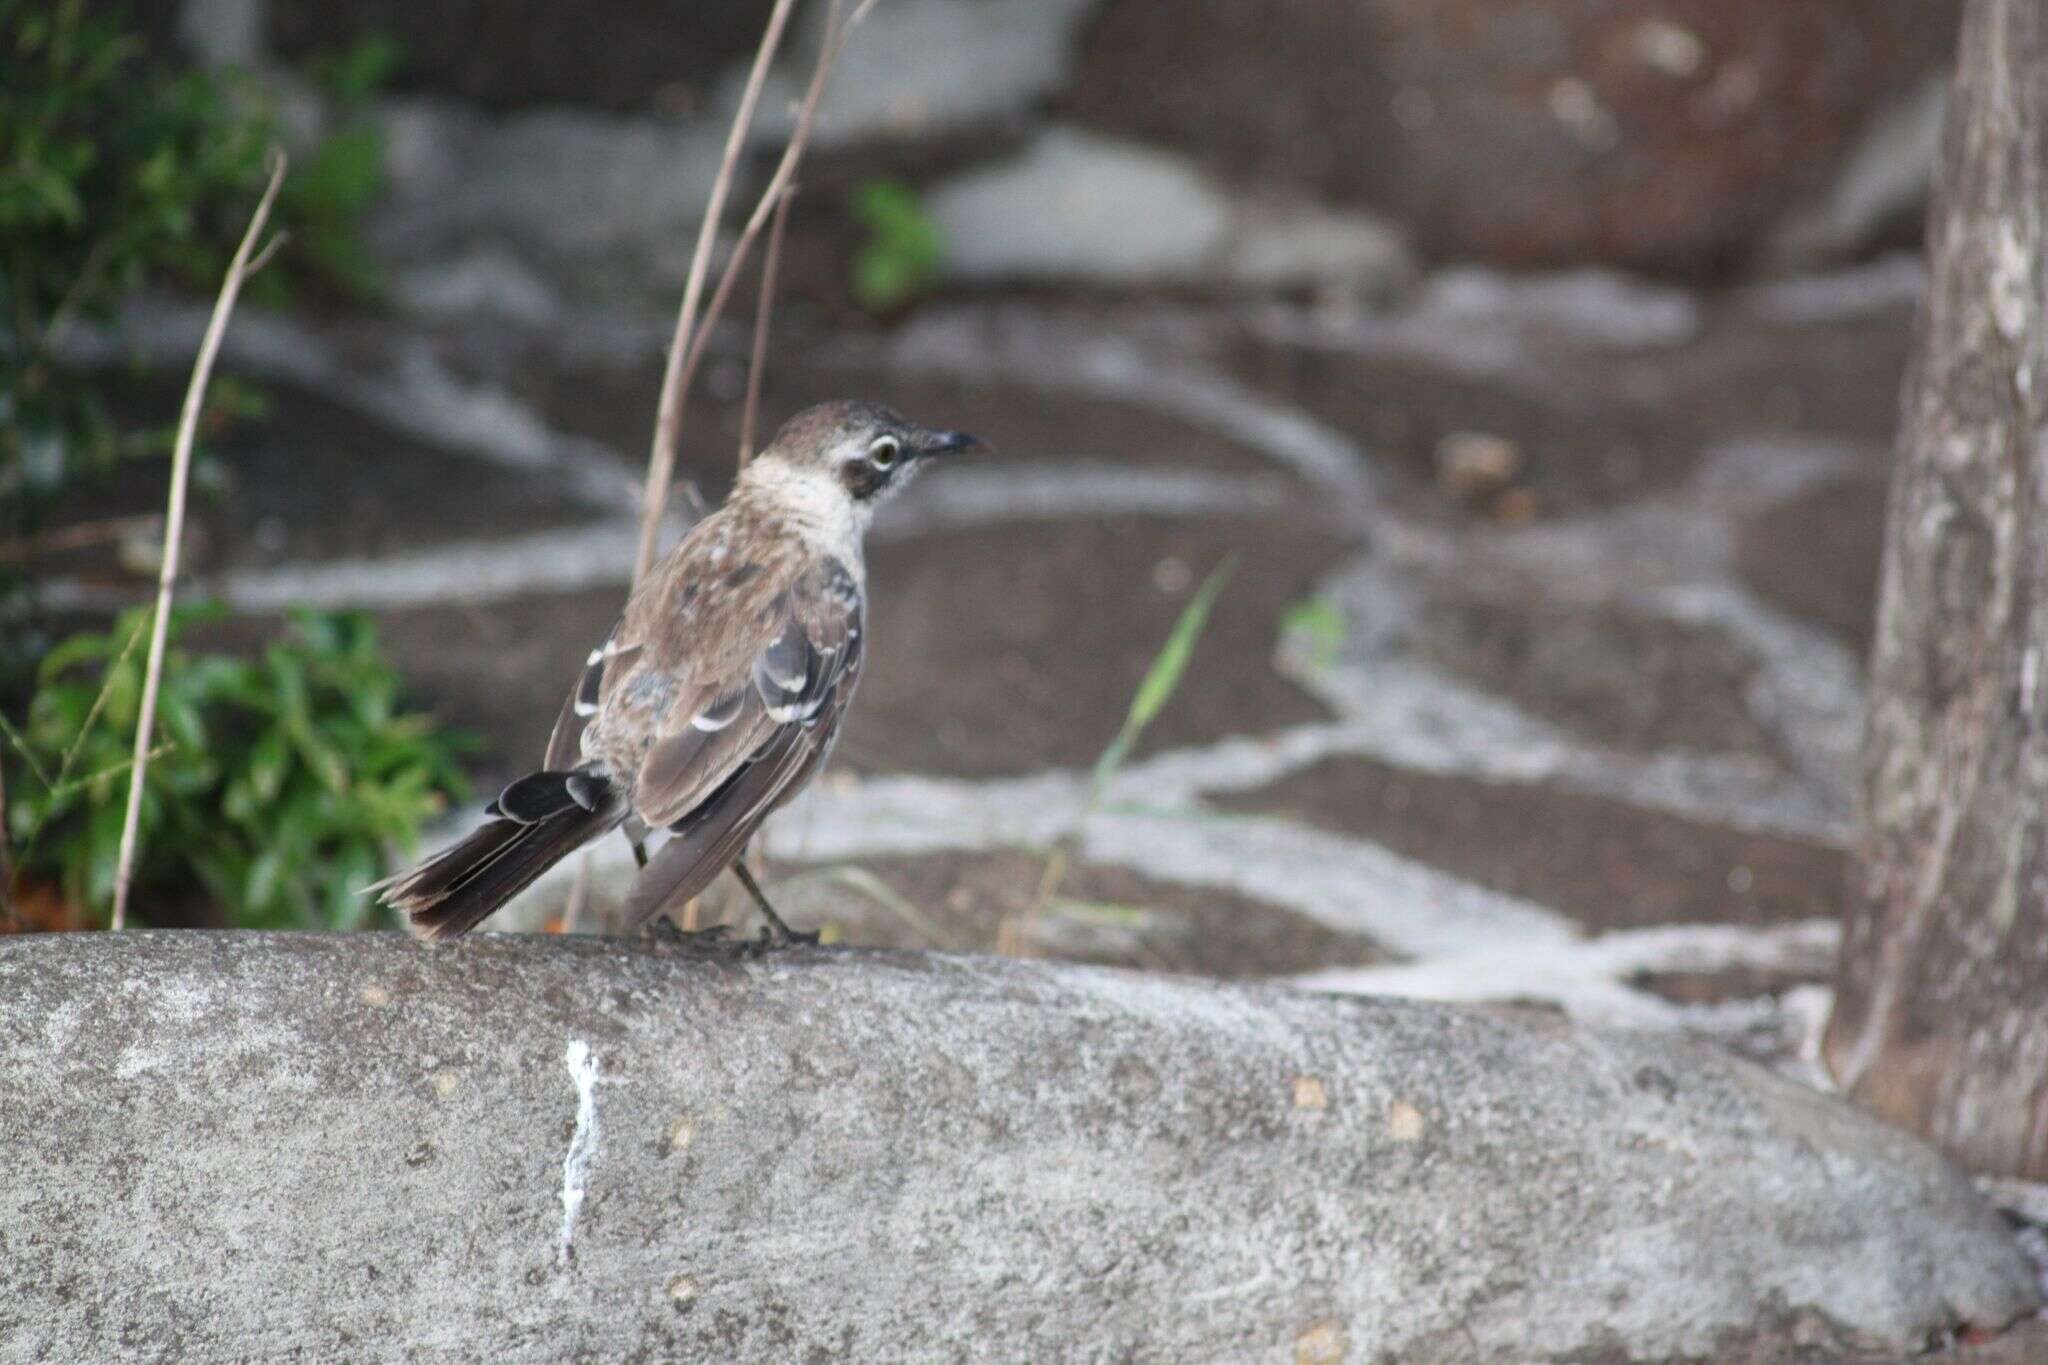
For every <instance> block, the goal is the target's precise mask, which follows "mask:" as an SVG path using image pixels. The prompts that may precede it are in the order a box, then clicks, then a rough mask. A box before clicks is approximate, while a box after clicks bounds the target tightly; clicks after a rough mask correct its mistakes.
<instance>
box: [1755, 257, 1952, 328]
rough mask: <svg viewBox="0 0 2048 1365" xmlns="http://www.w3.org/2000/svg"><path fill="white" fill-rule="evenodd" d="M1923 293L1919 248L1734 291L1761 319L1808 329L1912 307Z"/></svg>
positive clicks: (1924, 267) (1923, 270) (1924, 284)
mask: <svg viewBox="0 0 2048 1365" xmlns="http://www.w3.org/2000/svg"><path fill="white" fill-rule="evenodd" d="M1926 292H1927V265H1926V262H1925V261H1923V260H1922V259H1921V258H1920V255H1919V253H1918V252H1907V251H1901V252H1894V253H1893V254H1892V255H1889V256H1882V257H1879V258H1878V259H1877V260H1874V261H1871V262H1870V263H1869V264H1867V265H1854V266H1849V267H1847V268H1845V269H1842V270H1835V271H1830V272H1828V273H1826V274H1821V275H1800V276H1795V277H1794V278H1792V279H1787V280H1774V281H1772V282H1771V283H1768V284H1759V285H1752V286H1750V287H1749V288H1747V289H1743V290H1739V291H1737V292H1736V294H1735V296H1734V303H1735V306H1736V307H1738V308H1741V309H1742V310H1744V311H1745V312H1747V313H1748V314H1749V315H1750V316H1751V317H1754V318H1757V319H1759V320H1760V321H1763V322H1769V323H1776V324H1779V325H1781V326H1786V327H1810V326H1813V325H1815V324H1817V323H1828V322H1840V321H1844V320H1846V319H1851V318H1859V317H1866V316H1868V315H1869V314H1871V313H1878V312H1883V311H1885V310H1886V309H1891V308H1898V309H1908V308H1913V307H1917V306H1918V305H1919V302H1920V298H1921V296H1922V295H1923V294H1925V293H1926Z"/></svg>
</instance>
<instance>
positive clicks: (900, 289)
mask: <svg viewBox="0 0 2048 1365" xmlns="http://www.w3.org/2000/svg"><path fill="white" fill-rule="evenodd" d="M852 208H853V216H854V217H855V218H856V219H858V220H859V221H860V223H861V224H862V226H864V227H866V228H867V234H868V235H867V240H866V241H865V242H863V243H862V244H861V248H860V250H859V251H858V252H857V253H856V254H855V255H854V258H853V296H854V298H855V299H856V300H857V301H858V302H859V303H860V305H861V306H862V307H863V308H867V309H870V310H872V311H874V312H878V313H881V312H887V311H889V310H890V309H892V308H899V307H901V306H902V305H903V304H905V303H908V302H909V301H910V300H911V299H913V298H916V297H917V296H918V295H919V294H921V293H923V292H924V291H925V290H926V289H929V288H930V287H931V285H932V282H933V281H935V280H936V279H937V278H938V276H939V267H940V266H941V265H943V264H944V263H945V259H946V246H945V240H944V239H943V238H942V237H941V236H940V234H939V228H938V224H936V223H934V222H933V221H932V220H931V215H930V214H928V213H926V212H925V210H924V205H923V204H922V203H921V202H919V200H918V197H917V193H916V191H914V190H912V189H911V188H910V187H909V186H907V185H905V184H902V183H901V182H899V181H895V180H869V181H866V182H865V183H863V184H862V185H861V186H860V188H858V189H857V190H855V191H854V194H853V204H852Z"/></svg>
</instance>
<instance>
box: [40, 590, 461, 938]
mask: <svg viewBox="0 0 2048 1365" xmlns="http://www.w3.org/2000/svg"><path fill="white" fill-rule="evenodd" d="M203 614H204V613H197V612H193V611H183V612H179V613H176V614H174V616H173V620H172V630H173V639H175V638H176V635H177V633H178V631H179V629H180V627H181V626H184V625H187V624H189V623H190V622H191V621H192V620H193V619H194V618H195V617H196V616H201V615H203ZM147 624H148V612H147V611H146V610H142V609H138V610H136V611H132V612H129V613H127V614H125V615H124V616H123V617H122V618H121V620H120V621H119V622H118V623H117V624H116V625H115V626H114V628H113V629H111V630H109V631H107V632H105V633H103V634H102V633H87V634H81V635H76V636H73V637H72V638H71V639H69V640H67V641H66V642H65V643H64V644H62V645H60V646H59V647H58V648H57V649H55V650H53V651H51V652H50V654H49V655H48V656H47V657H46V658H44V660H43V661H42V664H41V667H40V668H39V670H38V677H37V683H38V686H37V689H36V693H35V698H34V701H33V702H32V703H31V704H30V706H29V710H28V716H27V723H26V725H25V727H23V728H22V729H20V730H18V731H13V732H12V733H11V734H10V735H9V736H8V739H9V747H8V749H7V752H6V755H5V762H6V782H7V792H8V812H7V814H8V825H9V830H8V833H9V834H10V835H11V837H12V840H13V843H14V847H15V850H16V857H17V864H18V866H17V871H16V878H17V881H18V883H20V884H21V885H22V886H25V887H26V886H35V885H40V886H43V887H50V888H55V889H56V890H57V891H58V892H59V893H60V894H61V897H62V900H63V903H64V904H65V905H66V906H67V907H69V908H71V909H74V910H75V909H83V910H85V911H87V912H88V913H89V914H90V915H91V916H92V917H94V918H95V919H98V918H101V917H103V916H104V915H105V912H106V910H107V908H108V906H109V905H110V904H111V902H112V898H113V889H114V868H115V858H116V853H117V850H118V848H119V845H120V838H121V818H122V807H123V802H124V801H125V799H126V796H127V791H128V776H127V774H128V759H129V749H130V744H131V742H132V736H133V735H134V733H135V721H136V710H137V707H138V705H139V703H140V700H141V695H142V654H143V651H141V650H140V649H137V648H135V647H134V644H133V642H134V641H135V640H136V639H137V638H138V637H139V636H140V635H141V634H143V633H144V632H145V630H146V627H147ZM157 704H158V718H157V719H158V726H159V729H158V735H159V738H160V741H161V744H162V751H161V752H159V753H158V754H157V755H156V757H154V758H153V759H152V760H151V761H150V765H149V771H148V777H147V781H146V783H145V785H144V792H143V802H142V825H141V837H140V841H139V842H140V847H141V858H140V861H139V862H138V864H137V871H136V886H137V889H138V891H142V892H145V893H147V894H145V895H143V896H142V897H141V902H142V904H143V905H144V906H145V907H147V906H150V905H152V904H155V905H176V904H179V903H180V902H188V903H189V902H190V900H191V899H192V898H193V897H194V896H199V895H203V896H205V897H208V898H210V899H211V901H212V902H213V903H214V904H215V905H216V906H218V907H219V908H220V910H221V911H222V912H223V913H224V915H225V918H226V920H227V922H228V923H230V924H233V925H236V926H238V927H243V928H325V929H354V928H360V927H362V926H363V925H364V923H365V922H366V920H367V918H368V916H369V915H370V913H371V907H370V903H369V901H368V899H367V898H366V897H364V896H362V895H361V894H360V892H361V890H362V888H363V887H364V886H366V885H367V884H369V883H370V882H372V881H374V880H376V879H377V878H378V877H379V876H381V875H382V874H383V872H384V870H385V867H386V860H387V857H388V856H389V854H390V853H392V852H394V851H410V850H411V849H412V848H413V847H414V846H415V845H416V844H417V842H418V838H419V832H420V830H421V828H422V826H423V825H425V824H426V823H427V822H428V821H429V820H431V819H432V818H434V817H435V816H436V815H439V814H440V813H442V812H443V811H444V810H446V809H447V807H448V804H449V802H450V800H451V799H459V798H460V797H461V796H462V795H463V794H464V791H465V787H464V783H463V779H462V775H461V769H460V765H459V764H458V762H457V756H458V752H459V750H460V749H461V748H462V747H463V741H462V740H461V739H460V738H458V737H454V736H451V735H449V734H448V733H446V732H444V731H440V730H437V729H435V727H434V726H433V724H432V722H431V721H430V720H429V718H428V717H426V716H425V715H421V714H409V713H406V712H404V711H403V710H401V709H400V706H399V678H398V675H397V673H396V671H395V670H393V668H392V667H391V665H390V664H389V662H387V661H386V660H385V658H384V656H383V654H382V652H381V650H380V649H379V647H378V643H377V636H376V632H375V630H374V629H373V628H372V626H371V625H370V622H369V621H368V619H367V618H365V617H363V616H361V615H358V614H354V613H333V614H322V613H315V612H300V613H297V614H296V615H295V616H294V617H293V618H292V623H291V627H290V629H289V630H288V631H287V632H286V633H285V635H284V636H283V637H282V638H280V639H279V640H277V641H275V642H274V643H272V644H271V645H270V646H269V647H268V648H266V649H265V650H264V651H263V652H262V654H261V655H260V656H257V657H254V658H240V657H232V656H227V655H222V654H201V653H193V652H190V651H187V650H185V649H181V648H176V647H174V648H172V649H171V651H170V652H169V653H168V654H167V656H166V660H165V667H164V673H163V684H162V691H161V693H160V695H159V697H158V703H157ZM9 728H10V730H12V727H11V726H10V727H9Z"/></svg>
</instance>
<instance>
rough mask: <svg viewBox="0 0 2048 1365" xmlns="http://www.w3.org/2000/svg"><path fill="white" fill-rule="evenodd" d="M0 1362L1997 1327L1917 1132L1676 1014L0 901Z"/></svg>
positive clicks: (1669, 1342) (1540, 1350) (1964, 1231)
mask: <svg viewBox="0 0 2048 1365" xmlns="http://www.w3.org/2000/svg"><path fill="white" fill-rule="evenodd" d="M0 1081H4V1084H5V1086H6V1089H7V1093H8V1095H9V1103H8V1104H7V1105H5V1106H4V1107H0V1143H4V1145H5V1150H7V1151H8V1152H9V1153H10V1154H12V1156H13V1159H12V1160H11V1161H10V1162H9V1163H8V1164H7V1167H6V1171H5V1174H4V1175H0V1358H4V1359H6V1360H10V1361H12V1360H36V1359H52V1360H58V1359H61V1360H74V1359H94V1360H102V1359H110V1358H116V1357H124V1358H150V1359H211V1358H220V1357H225V1356H234V1357H261V1358H278V1357H284V1356H289V1355H293V1354H301V1355H303V1356H305V1357H308V1358H330V1359H331V1358H342V1357H349V1358H357V1359H362V1358H397V1357H400V1356H405V1357H406V1358H418V1359H475V1358H480V1357H483V1356H486V1355H488V1356H489V1357H490V1358H492V1359H497V1360H550V1361H552V1360H562V1359H568V1358H571V1357H572V1356H576V1355H578V1354H579V1353H587V1354H589V1355H591V1356H594V1357H598V1358H604V1359H628V1358H650V1357H653V1358H662V1359H705V1360H735V1359H755V1360H760V1359H778V1360H798V1359H808V1358H832V1359H849V1358H850V1359H867V1360H884V1359H887V1360H901V1359H959V1358H964V1357H972V1356H990V1355H994V1356H1001V1357H1005V1358H1014V1359H1072V1358H1079V1357H1086V1358H1096V1359H1161V1360H1186V1359H1234V1360H1274V1359H1284V1358H1287V1357H1288V1356H1289V1355H1290V1354H1291V1355H1294V1356H1296V1357H1298V1358H1299V1357H1307V1358H1325V1357H1326V1356H1327V1357H1330V1358H1335V1357H1337V1356H1342V1355H1344V1354H1345V1353H1347V1352H1348V1353H1349V1356H1350V1358H1353V1359H1361V1360H1374V1359H1399V1360H1403V1361H1424V1362H1426V1361H1450V1360H1457V1361H1473V1360H1509V1359H1512V1360H1518V1361H1519V1360H1539V1359H1551V1358H1556V1357H1559V1356H1562V1355H1565V1354H1568V1353H1572V1352H1593V1351H1597V1352H1598V1353H1599V1354H1600V1358H1601V1359H1623V1358H1662V1357H1666V1356H1669V1355H1672V1354H1677V1353H1690V1354H1715V1353H1719V1352H1721V1351H1723V1350H1724V1349H1729V1348H1731V1347H1732V1345H1733V1344H1739V1343H1742V1342H1745V1341H1747V1340H1749V1339H1751V1338H1752V1337H1754V1336H1755V1335H1756V1334H1758V1333H1760V1332H1761V1333H1765V1334H1768V1333H1770V1332H1771V1331H1772V1330H1774V1328H1775V1327H1776V1326H1777V1325H1779V1324H1781V1323H1782V1322H1783V1321H1784V1320H1785V1319H1786V1317H1787V1315H1788V1314H1793V1313H1797V1314H1800V1315H1801V1316H1802V1318H1803V1319H1804V1320H1805V1321H1806V1322H1807V1323H1808V1325H1809V1326H1810V1325H1811V1323H1812V1322H1813V1321H1814V1320H1815V1318H1816V1315H1817V1317H1818V1318H1819V1319H1822V1320H1825V1321H1826V1322H1828V1323H1831V1324H1833V1326H1834V1328H1835V1330H1837V1331H1839V1332H1841V1333H1844V1334H1855V1335H1857V1336H1861V1337H1869V1338H1874V1339H1876V1340H1878V1341H1881V1342H1884V1343H1887V1344H1889V1345H1890V1346H1891V1347H1893V1348H1896V1349H1905V1348H1908V1347H1911V1346H1912V1345H1914V1344H1916V1343H1919V1342H1921V1341H1922V1340H1924V1339H1925V1338H1926V1337H1927V1335H1928V1334H1929V1333H1931V1332H1933V1331H1936V1330H1938V1329H1941V1328H1944V1327H1946V1326H1949V1325H1951V1324H1954V1323H1956V1322H1958V1321H1966V1322H1970V1323H1979V1324H1995V1323H2003V1322H2005V1321H2007V1320H2009V1319H2011V1318H2013V1317H2014V1316H2015V1315H2017V1314H2019V1313H2021V1312H2023V1311H2025V1310H2027V1309H2028V1308H2030V1307H2032V1306H2033V1305H2034V1303H2035V1302H2036V1296H2035V1290H2034V1288H2033V1287H2032V1285H2031V1283H2030V1277H2029V1272H2028V1268H2027V1266H2026V1264H2025V1263H2024V1261H2023V1259H2022V1257H2021V1255H2020V1253H2019V1251H2018V1250H2017V1248H2016V1246H2015V1243H2014V1241H2013V1239H2012V1237H2011V1236H2009V1235H2008V1233H2007V1232H2006V1231H2005V1229H2004V1227H2003V1226H2002V1224H2001V1223H2000V1222H1999V1220H1998V1219H1997V1217H1996V1215H1995V1214H1993V1213H1992V1212H1991V1211H1990V1210H1989V1209H1988V1207H1987V1206H1986V1205H1985V1204H1984V1203H1983V1201H1982V1200H1981V1199H1980V1198H1979V1196H1978V1195H1977V1194H1976V1192H1975V1191H1974V1190H1973V1188H1972V1187H1971V1185H1970V1184H1969V1182H1968V1181H1967V1180H1965V1179H1964V1178H1963V1177H1961V1176H1960V1175H1958V1174H1957V1173H1955V1172H1954V1171H1952V1170H1951V1169H1950V1168H1949V1167H1947V1166H1946V1165H1945V1164H1944V1163H1943V1162H1942V1161H1941V1160H1940V1159H1939V1158H1938V1157H1937V1156H1936V1155H1935V1154H1934V1153H1933V1152H1932V1151H1930V1150H1929V1149H1927V1148H1926V1147H1924V1146H1922V1145H1920V1144H1919V1143H1917V1142H1916V1141H1914V1140H1913V1139H1911V1138H1908V1137H1906V1136H1903V1135H1901V1134H1899V1133H1896V1132H1893V1131H1892V1130H1890V1129H1887V1128H1884V1127H1882V1126H1880V1125H1878V1124H1877V1123H1875V1122H1874V1121H1872V1120H1870V1119H1868V1118H1865V1117H1863V1116H1861V1115H1859V1114H1857V1113H1855V1112H1853V1111H1851V1110H1849V1109H1847V1108H1845V1107H1843V1106H1842V1105H1840V1104H1838V1103H1836V1102H1835V1101H1832V1100H1829V1099H1825V1098H1822V1097H1820V1096H1817V1095H1814V1094H1812V1093H1809V1092H1807V1091H1804V1090H1801V1089H1799V1088H1797V1087H1795V1086H1793V1085H1791V1084H1790V1083H1789V1082H1785V1081H1782V1080H1779V1079H1776V1078H1774V1077H1772V1076H1770V1075H1768V1074H1766V1073H1764V1072H1762V1071H1760V1070H1758V1069H1756V1068H1753V1067H1750V1066H1748V1065H1745V1064H1743V1063H1740V1062H1737V1061H1735V1060H1732V1059H1730V1058H1728V1057H1725V1056H1721V1055H1718V1054H1715V1053H1711V1052H1708V1051H1705V1050H1702V1049H1700V1048H1698V1047H1696V1046H1692V1045H1687V1044H1684V1043H1680V1042H1677V1041H1672V1040H1668V1039H1648V1038H1634V1037H1626V1036H1610V1035H1602V1034H1597V1033H1590V1032H1574V1031H1571V1030H1568V1029H1565V1028H1563V1027H1561V1026H1557V1025H1555V1024H1547V1023H1538V1022H1526V1021H1518V1020H1513V1019H1508V1018H1503V1017H1496V1016H1490V1015H1485V1014H1479V1013H1473V1012H1467V1011H1461V1010H1457V1009H1453V1008H1447V1007H1441V1006H1431V1005H1413V1004H1396V1003H1391V1002H1374V1001H1363V1000H1354V1001H1338V1000H1329V999H1321V998H1317V997H1313V996H1308V995H1301V994H1294V993H1289V992H1285V991H1280V990H1275V989H1234V988H1224V987H1217V986H1210V985H1204V984H1200V983H1196V982H1192V981H1185V980H1176V979H1169V978H1159V977H1148V976H1139V975H1130V974H1124V973H1117V972H1111V971H1102V970H1090V969H1083V968H1073V967H1055V966H1051V965H1048V964H1043V963H1031V962H1017V961H1006V960H994V959H971V958H943V957H923V956H892V955H880V954H871V953H857V952H815V951H804V952H797V953H790V954H785V955H780V956H776V957H772V958H769V959H767V960H764V961H757V962H752V963H745V964H736V963H725V962H713V961H705V960H699V959H694V958H689V957H685V956H682V955H680V954H676V955H665V954H664V953H663V951H661V950H659V949H657V948H655V947H653V946H650V945H648V944H646V943H641V944H631V945H629V944H621V943H617V942H606V941H597V940H560V939H553V940H550V939H540V938H494V937H484V938H481V939H478V940H475V941H472V942H466V943H463V944H461V945H458V946H455V947H451V948H445V949H440V950H432V949H428V948H424V947H421V946H417V945H415V944H413V943H411V942H409V941H406V940H404V939H402V938H398V937H395V936H377V935H366V936H358V937H347V938H343V937H327V936H310V935H309V936H297V935H293V936H282V935H249V934H191V933H185V934H178V933H144V934H125V935H118V936H108V935H94V936H84V935H73V936H50V937H42V938H29V939H14V940H11V941H7V942H5V943H0Z"/></svg>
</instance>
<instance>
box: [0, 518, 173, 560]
mask: <svg viewBox="0 0 2048 1365" xmlns="http://www.w3.org/2000/svg"><path fill="white" fill-rule="evenodd" d="M163 524H164V514H163V513H161V512H143V513H140V514H138V515H136V516H132V517H108V518H106V519H105V520H103V521H82V522H79V523H77V524H76V525H73V526H57V527H53V528H52V529H50V530H48V531H40V532H38V533H36V534H35V535H32V536H15V537H12V538H10V539H7V540H0V564H12V563H14V562H15V561H17V560H23V559H27V558H29V557H30V556H32V555H40V554H55V553H57V552H58V551H61V550H82V549H85V548H87V547H88V546H92V545H103V544H105V543H106V542H107V541H110V540H119V539H121V538H122V537H123V536H128V535H147V534H148V533H150V532H152V531H157V530H160V529H161V528H162V527H163Z"/></svg>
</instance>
